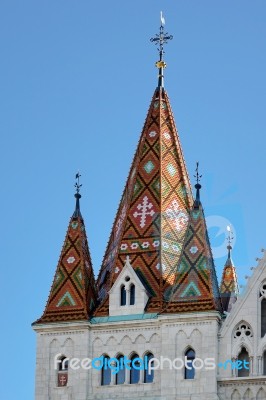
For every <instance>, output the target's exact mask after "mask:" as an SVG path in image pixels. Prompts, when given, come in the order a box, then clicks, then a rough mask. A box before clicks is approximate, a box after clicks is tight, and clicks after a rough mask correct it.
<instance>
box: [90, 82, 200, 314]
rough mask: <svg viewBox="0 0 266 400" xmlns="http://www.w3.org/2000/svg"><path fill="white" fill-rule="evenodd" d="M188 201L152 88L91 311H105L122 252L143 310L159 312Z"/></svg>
mask: <svg viewBox="0 0 266 400" xmlns="http://www.w3.org/2000/svg"><path fill="white" fill-rule="evenodd" d="M192 205H193V198H192V194H191V186H190V183H189V177H188V173H187V169H186V165H185V161H184V158H183V152H182V149H181V145H180V140H179V136H178V133H177V130H176V126H175V123H174V118H173V113H172V110H171V106H170V102H169V99H168V95H167V93H166V91H165V90H158V88H156V89H155V92H154V95H153V98H152V101H151V105H150V108H149V111H148V115H147V118H146V121H145V124H144V128H143V131H142V134H141V137H140V141H139V144H138V148H137V151H136V154H135V157H134V160H133V164H132V167H131V170H130V173H129V177H128V180H127V183H126V187H125V190H124V193H123V196H122V200H121V203H120V206H119V208H118V212H117V216H116V218H115V222H114V225H113V229H112V232H111V236H110V239H109V243H108V246H107V249H106V253H105V256H104V259H103V264H102V267H101V269H100V273H99V276H98V287H99V295H100V306H99V307H98V309H97V310H96V315H98V316H100V315H108V302H109V297H108V292H109V290H110V288H111V287H112V285H113V284H114V282H115V281H116V279H117V277H118V276H119V273H120V272H121V270H122V269H123V267H124V259H125V257H126V256H127V255H129V256H130V259H131V265H132V267H133V268H134V270H135V271H136V272H137V273H138V275H139V277H140V279H141V280H142V282H144V284H145V287H146V288H148V291H149V293H150V301H149V303H148V306H147V310H148V312H157V311H160V310H162V307H163V297H164V292H165V291H166V290H167V288H168V287H169V285H171V284H173V282H174V281H175V279H176V274H177V271H176V269H175V266H176V264H177V262H178V260H179V258H180V254H181V249H182V247H183V242H184V237H185V233H186V230H187V226H188V220H189V213H190V210H191V207H192Z"/></svg>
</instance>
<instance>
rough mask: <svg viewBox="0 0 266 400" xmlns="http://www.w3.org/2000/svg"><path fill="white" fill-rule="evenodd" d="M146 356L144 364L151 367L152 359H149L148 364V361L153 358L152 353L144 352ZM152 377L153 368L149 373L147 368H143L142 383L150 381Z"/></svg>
mask: <svg viewBox="0 0 266 400" xmlns="http://www.w3.org/2000/svg"><path fill="white" fill-rule="evenodd" d="M146 357H147V363H146V362H145V364H147V365H151V366H152V367H153V365H154V361H151V363H150V364H149V361H150V360H151V359H152V358H154V355H153V354H152V353H148V354H146ZM153 379H154V369H153V370H151V372H150V373H149V370H147V369H145V370H144V383H152V382H153Z"/></svg>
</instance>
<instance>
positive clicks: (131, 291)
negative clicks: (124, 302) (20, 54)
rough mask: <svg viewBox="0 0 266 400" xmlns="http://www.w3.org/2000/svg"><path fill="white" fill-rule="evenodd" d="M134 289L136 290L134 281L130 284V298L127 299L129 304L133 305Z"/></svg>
mask: <svg viewBox="0 0 266 400" xmlns="http://www.w3.org/2000/svg"><path fill="white" fill-rule="evenodd" d="M135 291H136V288H135V285H134V283H132V284H131V285H130V300H129V304H130V305H131V306H133V305H134V304H135Z"/></svg>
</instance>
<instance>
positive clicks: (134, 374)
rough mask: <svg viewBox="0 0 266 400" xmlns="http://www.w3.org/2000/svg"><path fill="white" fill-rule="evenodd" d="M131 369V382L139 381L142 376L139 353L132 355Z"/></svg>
mask: <svg viewBox="0 0 266 400" xmlns="http://www.w3.org/2000/svg"><path fill="white" fill-rule="evenodd" d="M130 366H131V370H130V383H132V384H133V383H139V378H140V362H139V356H138V355H137V354H133V356H132V357H131V364H130Z"/></svg>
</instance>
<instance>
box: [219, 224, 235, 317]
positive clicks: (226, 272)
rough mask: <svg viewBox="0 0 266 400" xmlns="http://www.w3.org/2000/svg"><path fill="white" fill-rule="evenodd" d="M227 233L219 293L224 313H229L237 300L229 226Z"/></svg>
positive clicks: (231, 235)
mask: <svg viewBox="0 0 266 400" xmlns="http://www.w3.org/2000/svg"><path fill="white" fill-rule="evenodd" d="M227 231H228V237H227V241H228V246H227V250H228V255H227V260H226V262H225V266H224V269H223V276H222V282H221V289H220V292H221V297H222V303H223V308H224V310H225V311H228V312H230V311H231V308H232V305H233V304H234V303H235V301H236V299H237V296H238V293H239V288H238V282H237V274H236V269H235V266H234V263H233V260H232V242H233V239H234V237H233V232H232V229H231V227H230V226H228V227H227Z"/></svg>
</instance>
